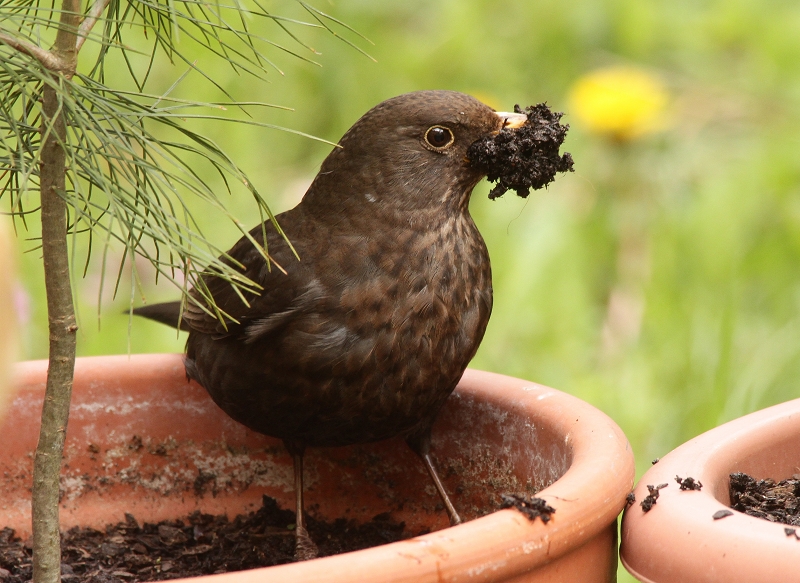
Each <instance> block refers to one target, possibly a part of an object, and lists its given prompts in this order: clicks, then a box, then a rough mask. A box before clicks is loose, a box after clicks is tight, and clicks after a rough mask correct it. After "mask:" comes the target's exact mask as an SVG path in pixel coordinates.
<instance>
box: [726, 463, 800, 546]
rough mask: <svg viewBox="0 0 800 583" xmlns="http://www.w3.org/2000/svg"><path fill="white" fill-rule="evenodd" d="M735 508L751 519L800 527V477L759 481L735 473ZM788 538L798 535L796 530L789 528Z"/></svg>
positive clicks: (731, 483)
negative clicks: (753, 517)
mask: <svg viewBox="0 0 800 583" xmlns="http://www.w3.org/2000/svg"><path fill="white" fill-rule="evenodd" d="M730 496H731V508H733V509H734V510H738V511H739V512H744V513H745V514H747V515H748V516H755V517H756V518H763V519H764V520H769V521H770V522H780V523H781V524H788V525H791V526H800V474H795V475H794V476H792V477H791V478H788V479H786V480H781V481H779V482H776V481H775V480H771V479H769V478H767V479H764V480H756V479H755V478H753V477H752V476H750V475H748V474H745V473H743V472H734V473H733V474H731V482H730ZM785 532H786V535H787V536H795V537H797V538H798V539H800V537H798V536H797V531H796V530H795V529H793V528H787V529H785Z"/></svg>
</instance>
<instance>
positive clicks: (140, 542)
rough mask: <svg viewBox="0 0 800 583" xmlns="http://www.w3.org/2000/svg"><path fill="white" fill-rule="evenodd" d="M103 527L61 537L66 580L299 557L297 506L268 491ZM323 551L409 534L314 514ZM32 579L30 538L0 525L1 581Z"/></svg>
mask: <svg viewBox="0 0 800 583" xmlns="http://www.w3.org/2000/svg"><path fill="white" fill-rule="evenodd" d="M125 517H126V521H125V522H120V523H118V524H114V525H109V526H107V527H106V528H105V531H99V530H94V529H92V528H79V527H76V528H72V529H70V530H69V531H67V532H66V533H65V534H64V535H63V538H62V557H63V563H62V580H63V581H64V582H65V583H112V582H114V583H117V582H119V583H122V582H125V583H132V582H136V581H161V580H166V579H179V578H182V577H193V576H198V575H210V574H213V573H226V572H229V571H241V570H244V569H254V568H257V567H267V566H271V565H280V564H283V563H291V562H293V561H294V540H295V539H294V533H293V531H292V530H291V528H292V527H293V526H294V518H295V517H294V512H291V511H288V510H282V509H281V508H279V507H278V504H277V503H276V502H275V500H274V499H272V498H269V497H268V496H264V499H263V504H262V507H261V508H260V509H259V510H258V511H256V512H251V513H249V514H247V515H239V516H237V517H236V518H234V519H233V520H228V519H227V518H226V517H225V516H212V515H210V514H201V513H200V512H195V513H193V514H191V515H189V516H188V517H186V518H184V519H182V520H167V521H163V522H159V523H158V524H148V523H145V524H142V525H140V524H139V523H138V522H137V521H136V519H135V518H134V517H133V516H131V515H130V514H126V516H125ZM307 518H308V531H309V534H310V535H311V537H312V539H313V540H314V542H315V543H316V544H317V546H318V547H319V551H320V556H323V557H324V556H328V555H335V554H339V553H344V552H349V551H356V550H359V549H365V548H369V547H373V546H378V545H383V544H387V543H391V542H395V541H398V540H402V539H405V538H410V537H411V536H417V535H420V534H424V533H421V532H417V533H407V532H405V525H404V524H403V523H402V522H399V523H398V522H393V521H392V520H390V519H389V517H388V515H386V514H381V515H378V516H375V517H374V518H373V519H372V520H371V521H370V522H367V523H365V524H356V523H355V522H353V521H347V520H345V519H338V520H334V521H333V522H321V521H318V520H315V519H314V518H313V517H311V516H308V517H307ZM31 578H32V567H31V548H30V542H29V541H21V540H20V539H19V538H17V537H15V536H14V531H13V530H11V529H10V528H5V529H3V530H0V583H25V582H27V581H30V580H31Z"/></svg>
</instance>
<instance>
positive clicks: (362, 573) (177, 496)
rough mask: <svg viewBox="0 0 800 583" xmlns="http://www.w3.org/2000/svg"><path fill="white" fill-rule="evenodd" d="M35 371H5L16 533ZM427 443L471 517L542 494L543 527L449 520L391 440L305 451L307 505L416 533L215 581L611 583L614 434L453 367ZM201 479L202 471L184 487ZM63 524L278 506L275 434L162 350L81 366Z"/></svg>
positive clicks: (286, 497)
mask: <svg viewBox="0 0 800 583" xmlns="http://www.w3.org/2000/svg"><path fill="white" fill-rule="evenodd" d="M45 368H46V366H45V363H43V362H29V363H24V364H22V365H21V366H20V367H19V369H18V384H19V385H20V393H19V395H18V397H17V399H16V400H15V401H14V403H13V410H12V412H11V414H10V415H8V417H7V419H6V422H5V425H4V426H3V427H0V435H2V436H3V438H2V439H3V447H2V448H0V449H1V450H2V451H0V477H3V478H2V479H3V482H2V488H1V489H0V500H2V503H0V526H6V525H7V526H11V527H12V528H14V529H16V530H17V532H18V534H19V535H20V536H22V537H26V536H28V533H29V532H30V527H29V522H30V515H29V510H30V509H29V491H28V488H29V486H30V471H31V459H30V452H31V451H32V450H33V448H34V445H35V441H36V431H37V429H36V427H37V425H38V415H39V409H40V405H41V399H42V392H43V385H44V378H45ZM434 452H435V455H436V458H437V459H438V460H439V466H440V468H441V469H442V470H443V471H442V475H443V476H447V477H446V479H445V485H446V487H447V488H448V489H449V491H450V492H458V494H457V495H455V496H454V502H455V504H456V506H457V508H458V510H459V511H460V512H461V513H462V516H463V517H465V518H467V519H473V518H475V517H476V516H480V515H481V514H484V513H486V512H487V511H491V510H494V509H495V507H496V502H497V498H498V495H499V494H500V493H508V492H519V491H526V490H531V489H535V490H541V491H540V492H539V494H538V495H539V496H540V497H542V498H545V499H546V500H547V501H548V502H549V503H550V505H552V506H554V507H555V508H556V512H555V514H554V515H553V516H552V519H551V520H550V522H549V523H548V524H543V523H542V522H541V521H540V520H537V521H535V522H530V521H528V519H527V518H525V517H524V516H523V515H522V514H520V513H519V512H518V511H516V510H511V509H508V510H502V511H499V512H495V513H493V514H488V515H486V516H482V517H480V518H475V519H474V520H470V521H469V522H466V523H465V524H462V525H459V526H456V527H453V528H446V527H447V518H446V516H445V514H444V512H442V511H441V510H437V508H436V507H437V504H438V499H437V497H436V494H435V492H434V491H433V489H432V488H427V484H428V482H427V480H426V474H425V473H424V468H423V467H422V464H421V463H420V462H419V460H418V459H417V458H416V457H415V456H414V455H413V454H412V453H411V452H410V451H409V450H408V448H407V447H405V445H404V444H403V443H402V441H400V440H389V441H386V442H382V443H376V444H369V445H363V446H354V447H346V448H334V449H316V450H310V451H309V452H308V454H307V465H306V472H307V505H308V506H307V507H310V508H314V510H312V512H315V513H316V515H317V516H319V517H321V518H328V519H332V518H337V517H347V518H354V519H363V520H369V519H370V518H372V516H374V515H376V514H379V513H383V512H387V511H390V512H391V515H392V518H393V519H395V520H403V521H405V522H406V525H407V527H408V529H409V530H410V531H412V532H414V531H419V530H420V529H421V528H422V527H427V528H429V529H431V530H435V532H432V533H431V534H427V535H424V536H420V537H417V538H413V539H410V540H406V541H403V542H398V543H394V544H389V545H385V546H382V547H376V548H373V549H368V550H364V551H358V552H355V553H349V554H347V555H339V556H336V557H328V558H323V559H317V560H314V561H308V562H305V563H300V564H293V565H284V566H278V567H269V568H266V569H256V570H253V571H247V572H239V573H229V574H226V575H218V576H215V577H216V578H215V581H216V582H217V583H225V582H232V581H234V580H235V581H237V582H244V581H267V580H269V581H270V582H281V581H286V582H292V583H299V582H303V581H309V582H311V581H315V582H316V581H335V580H346V581H371V582H376V581H409V582H411V581H413V582H426V581H430V582H434V581H437V582H440V581H463V580H467V579H469V580H474V581H581V582H583V583H587V582H589V583H591V582H595V581H597V582H600V581H613V580H615V573H616V567H617V554H616V518H617V516H618V514H619V512H620V510H621V509H622V507H623V505H624V503H625V495H626V494H627V493H628V491H629V490H630V487H631V485H632V482H633V472H634V465H633V456H632V454H631V449H630V446H629V444H628V442H627V440H626V438H625V436H624V435H623V434H622V432H621V431H620V429H619V428H618V427H617V426H616V425H615V424H614V423H613V422H612V421H611V420H610V419H609V418H608V417H606V416H605V415H604V414H603V413H600V412H599V411H597V410H596V409H594V408H592V407H591V406H589V405H587V404H586V403H583V402H582V401H579V400H578V399H576V398H574V397H571V396H569V395H566V394H564V393H560V392H559V391H556V390H553V389H549V388H547V387H543V386H540V385H536V384H534V383H530V382H527V381H523V380H518V379H513V378H509V377H505V376H501V375H496V374H490V373H485V372H478V371H467V373H466V374H465V375H464V378H463V380H462V382H461V384H460V385H459V387H458V389H457V391H456V392H455V393H454V394H453V396H452V397H451V398H450V399H449V400H448V403H447V406H446V407H445V411H444V412H443V414H442V416H441V418H440V420H439V422H438V423H437V425H436V427H435V428H434ZM199 478H201V479H199ZM62 485H63V489H64V496H63V501H62V511H61V520H62V527H63V528H68V527H70V526H73V525H77V524H82V525H89V526H94V527H100V526H102V525H104V524H107V523H110V522H117V521H121V520H124V517H123V513H124V512H130V513H132V514H133V515H134V516H136V517H137V519H139V520H140V521H157V520H161V519H164V518H176V517H179V516H182V515H186V514H188V513H190V512H192V511H194V510H196V509H199V510H202V511H203V512H209V513H227V514H228V515H229V516H232V515H235V514H238V513H242V512H246V511H250V510H254V509H256V508H258V507H259V506H260V504H261V496H262V494H268V495H270V496H273V497H274V498H276V499H277V500H278V501H279V502H280V503H281V504H282V505H283V506H284V507H288V508H291V507H292V500H293V499H292V472H291V460H290V458H289V456H288V455H287V454H286V453H285V452H284V450H283V448H282V447H281V446H280V442H279V441H277V440H273V439H269V438H266V437H264V436H261V435H258V434H255V433H252V432H250V431H248V430H246V429H245V428H244V427H243V426H241V425H239V424H237V423H235V422H234V421H232V420H230V419H229V418H228V417H227V416H226V415H225V414H224V413H222V412H221V411H220V410H219V409H218V408H217V407H216V406H215V405H214V404H213V403H212V402H211V400H210V399H209V397H208V396H207V395H206V393H205V391H204V390H203V389H202V388H201V387H199V386H198V385H196V384H194V383H189V382H187V381H186V377H185V374H184V370H183V364H182V361H181V357H180V356H178V355H137V356H131V357H130V358H129V357H127V356H115V357H98V358H83V359H79V361H78V364H77V367H76V375H75V389H74V396H73V405H72V413H71V418H70V424H69V428H68V435H67V446H66V459H65V469H64V473H63V480H62Z"/></svg>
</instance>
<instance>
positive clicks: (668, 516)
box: [621, 399, 800, 583]
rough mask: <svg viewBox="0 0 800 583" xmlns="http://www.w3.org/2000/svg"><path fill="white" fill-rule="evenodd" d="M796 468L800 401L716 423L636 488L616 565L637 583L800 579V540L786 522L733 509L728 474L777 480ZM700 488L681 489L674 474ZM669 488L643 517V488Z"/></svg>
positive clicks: (749, 582)
mask: <svg viewBox="0 0 800 583" xmlns="http://www.w3.org/2000/svg"><path fill="white" fill-rule="evenodd" d="M798 468H800V399H798V400H795V401H789V402H788V403H784V404H782V405H776V406H775V407H770V408H768V409H764V410H762V411H758V412H756V413H752V414H750V415H747V416H745V417H741V418H740V419H736V420H735V421H731V422H730V423H726V424H725V425H721V426H720V427H717V428H715V429H712V430H711V431H708V432H707V433H704V434H702V435H700V436H698V437H696V438H694V439H692V440H691V441H689V442H687V443H685V444H684V445H682V446H680V447H679V448H677V449H676V450H674V451H672V452H670V453H669V455H667V456H665V457H663V458H661V460H660V461H659V462H658V463H657V464H656V465H654V466H653V467H652V468H651V469H650V470H649V471H648V472H647V473H646V474H645V475H644V476H643V477H642V479H641V480H640V482H639V484H638V485H637V487H636V490H635V494H636V504H634V505H633V506H631V507H630V508H628V509H627V510H626V511H625V516H624V518H623V521H622V548H621V555H622V562H623V564H624V565H625V567H626V568H627V569H628V571H630V572H631V573H632V574H633V575H634V577H636V578H637V579H639V580H640V581H647V582H657V583H668V582H672V581H675V582H681V583H699V582H701V581H702V582H704V583H712V582H720V583H722V582H725V583H736V582H742V583H745V582H746V583H762V582H763V583H767V582H770V583H774V582H776V581H800V541H798V540H797V539H796V538H795V537H794V536H792V537H787V536H786V533H785V532H784V528H785V525H781V524H776V523H772V522H768V521H766V520H762V519H760V518H753V517H751V516H747V515H746V514H743V513H740V512H736V511H732V512H733V515H731V516H727V517H725V518H721V519H718V520H714V518H713V515H714V514H715V513H716V512H717V511H719V510H724V509H726V508H727V506H728V505H729V504H730V498H729V496H728V484H729V475H730V474H731V473H732V472H745V473H747V474H750V475H751V476H753V477H754V478H756V479H762V478H773V479H775V480H782V479H785V478H789V477H791V476H792V475H793V474H796V473H798V471H800V470H798ZM676 475H678V476H680V477H681V478H686V477H687V476H688V477H692V478H694V479H695V480H700V482H702V484H703V488H702V490H699V491H681V490H680V489H679V487H678V484H677V483H676V482H675V476H676ZM662 483H667V484H669V486H667V487H666V488H664V489H662V490H660V492H659V497H658V500H657V503H656V505H655V506H654V507H653V508H652V510H650V511H649V512H647V513H644V512H642V509H641V507H640V506H639V502H640V501H641V500H642V499H643V498H644V497H645V496H646V495H647V493H648V492H647V485H648V484H650V485H653V486H655V485H658V484H662Z"/></svg>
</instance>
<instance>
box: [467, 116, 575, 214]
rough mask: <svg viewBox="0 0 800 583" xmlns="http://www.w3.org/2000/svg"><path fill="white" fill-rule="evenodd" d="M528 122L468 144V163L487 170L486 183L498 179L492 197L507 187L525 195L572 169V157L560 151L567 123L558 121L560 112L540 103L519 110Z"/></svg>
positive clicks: (499, 194)
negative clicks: (558, 174)
mask: <svg viewBox="0 0 800 583" xmlns="http://www.w3.org/2000/svg"><path fill="white" fill-rule="evenodd" d="M514 112H515V113H524V114H525V115H527V116H528V121H527V122H526V123H525V125H523V126H522V127H520V128H515V129H510V128H506V129H502V130H500V131H499V132H498V133H497V134H495V135H493V136H485V137H483V138H481V139H480V140H477V141H476V142H474V143H473V144H472V145H470V147H469V149H468V150H467V158H469V161H470V164H472V165H473V166H474V167H476V168H479V169H480V170H482V171H483V172H485V173H486V177H487V179H488V180H489V182H497V184H496V185H495V186H494V187H493V188H492V190H491V192H490V193H489V198H490V199H492V200H494V199H495V198H497V197H499V196H503V194H505V193H506V191H508V190H514V191H515V192H516V193H517V195H519V196H521V197H522V198H526V197H527V196H528V194H529V193H530V189H531V188H533V189H534V190H537V189H539V188H543V187H545V186H547V185H548V184H550V183H551V182H552V181H553V180H555V177H556V174H557V173H558V172H572V171H573V168H572V164H573V162H572V156H571V155H570V154H567V153H565V154H563V155H561V154H559V153H558V149H559V148H560V147H561V144H562V143H564V139H565V138H566V137H567V131H568V130H569V125H565V124H561V123H559V121H560V120H561V116H562V115H563V114H561V113H558V112H554V111H551V110H550V108H549V107H547V105H546V104H544V103H540V104H538V105H532V106H530V107H526V108H525V109H524V110H522V109H520V107H519V105H515V106H514Z"/></svg>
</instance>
